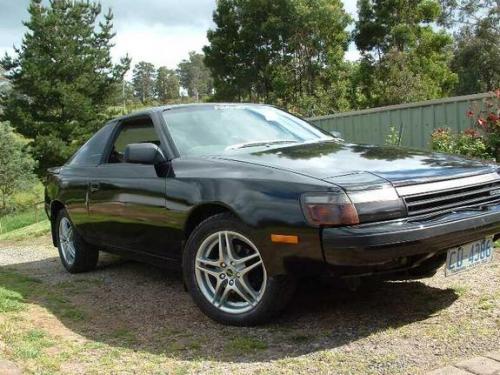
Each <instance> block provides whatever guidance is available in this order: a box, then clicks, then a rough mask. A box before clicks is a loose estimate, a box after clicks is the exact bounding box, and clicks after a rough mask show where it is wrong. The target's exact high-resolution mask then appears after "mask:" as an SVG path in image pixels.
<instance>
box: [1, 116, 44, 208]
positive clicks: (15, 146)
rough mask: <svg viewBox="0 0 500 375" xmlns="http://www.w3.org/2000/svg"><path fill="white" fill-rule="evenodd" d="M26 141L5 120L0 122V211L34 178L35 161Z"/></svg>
mask: <svg viewBox="0 0 500 375" xmlns="http://www.w3.org/2000/svg"><path fill="white" fill-rule="evenodd" d="M26 143H27V142H26V140H23V139H22V138H21V137H20V136H19V135H16V134H15V133H14V132H13V131H12V129H11V127H10V126H9V125H8V124H7V123H6V122H0V213H5V211H6V210H7V208H8V203H9V198H10V197H11V196H12V195H13V194H14V193H15V192H16V191H17V190H18V189H22V188H23V187H24V188H25V187H26V184H27V183H30V182H33V181H34V180H35V175H34V173H33V170H34V168H35V166H36V162H35V161H34V160H33V158H32V156H31V155H30V154H29V152H28V151H27V148H26Z"/></svg>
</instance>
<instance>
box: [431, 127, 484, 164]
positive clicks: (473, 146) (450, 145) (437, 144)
mask: <svg viewBox="0 0 500 375" xmlns="http://www.w3.org/2000/svg"><path fill="white" fill-rule="evenodd" d="M431 144H432V149H433V150H436V151H441V152H446V153H449V154H461V155H465V156H470V157H475V158H481V159H491V154H490V153H489V152H488V151H489V150H488V145H487V144H486V142H485V140H484V139H483V138H482V137H481V135H480V134H479V132H478V131H477V130H476V129H467V130H465V131H464V132H461V133H453V132H452V131H451V129H447V128H446V129H443V128H440V129H436V130H435V131H434V133H432V140H431Z"/></svg>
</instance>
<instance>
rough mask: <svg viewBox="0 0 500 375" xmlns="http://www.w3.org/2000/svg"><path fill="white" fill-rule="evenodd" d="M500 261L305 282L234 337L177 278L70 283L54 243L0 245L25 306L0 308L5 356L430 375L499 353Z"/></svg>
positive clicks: (145, 269) (129, 367) (67, 365)
mask: <svg viewBox="0 0 500 375" xmlns="http://www.w3.org/2000/svg"><path fill="white" fill-rule="evenodd" d="M497 251H498V250H497ZM498 258H500V256H498V255H497V260H496V261H494V262H493V263H492V264H489V265H486V266H482V267H481V268H479V269H477V270H475V271H472V272H468V273H465V274H462V275H459V276H455V277H452V278H446V279H445V278H444V277H443V275H442V272H439V274H438V275H436V276H435V277H433V278H431V279H428V280H425V281H423V282H391V283H389V282H388V283H373V284H372V285H365V286H364V287H362V288H361V289H360V290H358V291H357V292H349V291H347V290H345V289H343V288H340V287H338V286H333V285H328V284H318V283H315V282H309V283H307V284H304V285H302V286H301V287H300V288H299V290H298V292H297V294H296V296H295V298H294V299H293V302H292V304H291V306H290V307H289V309H288V310H287V312H286V313H285V315H284V316H283V317H282V318H280V319H279V320H278V321H276V322H274V323H273V324H270V325H267V326H264V327H258V328H234V327H224V326H221V325H219V324H216V323H214V322H212V321H211V320H209V319H208V318H206V317H205V316H204V315H203V314H202V313H200V312H199V310H198V309H197V308H196V307H195V306H194V304H193V303H192V301H191V299H190V297H189V295H188V294H187V293H186V292H184V290H183V286H182V283H181V280H180V276H179V275H178V274H174V273H168V272H166V271H163V270H159V269H156V268H154V267H150V266H146V265H141V264H138V263H134V262H126V261H123V260H121V259H119V258H116V257H111V256H104V257H102V260H101V262H100V266H99V269H98V270H97V271H95V272H92V273H88V274H82V275H69V274H67V273H66V272H64V271H63V268H62V266H61V265H60V263H59V260H58V258H57V253H56V250H55V249H54V248H53V247H52V246H51V244H50V241H49V238H48V237H42V238H41V239H37V240H35V241H31V242H24V243H0V290H2V289H1V288H3V290H4V293H7V294H6V295H7V296H9V295H14V294H16V293H17V294H19V295H20V296H21V298H22V302H21V303H22V306H23V308H19V309H17V310H16V309H14V310H10V311H9V310H8V309H6V310H7V311H4V312H2V309H1V306H2V304H1V303H0V339H1V340H2V343H0V344H1V345H0V355H1V356H3V357H5V359H8V360H10V361H13V362H15V363H16V364H17V365H18V366H20V367H22V368H23V369H24V370H25V371H26V372H54V373H57V372H63V373H96V374H97V373H100V374H101V373H164V372H168V373H199V372H204V373H205V372H208V373H217V374H220V373H229V372H239V373H255V372H273V373H338V374H357V373H359V374H361V373H363V374H364V373H374V374H385V373H401V374H408V373H425V372H427V371H429V370H432V369H435V368H439V367H443V366H446V365H448V364H451V363H454V362H457V361H460V360H462V359H466V358H470V357H473V356H476V355H481V354H484V353H486V352H490V351H492V350H495V349H497V346H498V343H499V342H500V306H499V300H500V262H499V261H498ZM9 293H10V294H9ZM0 298H2V295H1V294H0ZM9 298H10V297H9ZM0 302H1V301H0ZM4 310H5V309H4ZM33 332H35V333H36V334H33ZM33 337H35V339H33ZM40 337H41V338H40ZM40 341H41V342H42V343H40ZM33 342H35V344H36V345H38V346H36V345H35V344H33ZM29 345H31V346H33V345H34V346H35V347H36V348H37V350H36V353H35V354H33V355H29V353H31V352H29V350H28V349H26V348H25V347H26V346H29ZM26 352H28V354H27V353H26Z"/></svg>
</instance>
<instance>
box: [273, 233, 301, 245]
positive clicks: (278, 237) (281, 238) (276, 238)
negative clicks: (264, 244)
mask: <svg viewBox="0 0 500 375" xmlns="http://www.w3.org/2000/svg"><path fill="white" fill-rule="evenodd" d="M271 241H272V242H279V243H288V244H298V243H299V236H288V235H284V234H271Z"/></svg>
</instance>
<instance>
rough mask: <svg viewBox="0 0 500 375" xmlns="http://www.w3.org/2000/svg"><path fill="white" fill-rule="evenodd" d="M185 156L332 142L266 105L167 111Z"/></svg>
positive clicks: (300, 122) (314, 129)
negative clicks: (322, 141) (312, 142)
mask: <svg viewBox="0 0 500 375" xmlns="http://www.w3.org/2000/svg"><path fill="white" fill-rule="evenodd" d="M163 116H164V118H165V121H166V123H167V127H168V130H169V132H170V134H171V136H172V138H173V140H174V143H175V145H176V147H177V149H178V150H179V153H180V154H181V156H186V155H190V156H202V155H220V154H223V153H228V152H233V151H234V150H238V149H243V148H245V149H247V148H248V149H251V148H256V147H270V146H286V145H288V144H295V143H304V142H311V141H319V140H328V139H332V137H331V136H329V135H328V134H327V133H325V132H323V131H321V130H319V129H317V128H315V127H313V126H312V125H310V124H308V123H307V122H305V121H304V120H301V119H299V118H297V117H295V116H292V115H290V114H288V113H286V112H283V111H280V110H278V109H276V108H273V107H269V106H264V105H200V106H188V107H178V108H172V109H168V110H166V111H164V112H163Z"/></svg>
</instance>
